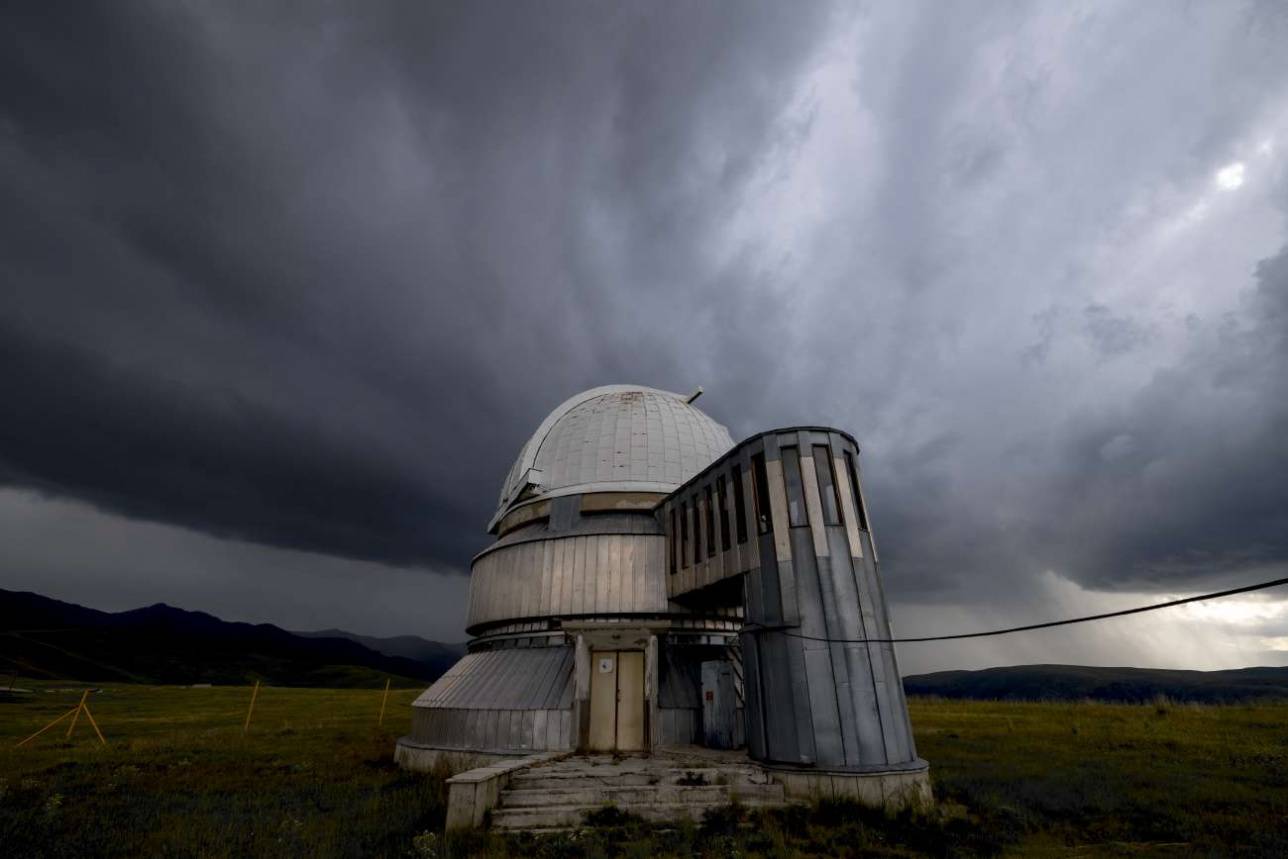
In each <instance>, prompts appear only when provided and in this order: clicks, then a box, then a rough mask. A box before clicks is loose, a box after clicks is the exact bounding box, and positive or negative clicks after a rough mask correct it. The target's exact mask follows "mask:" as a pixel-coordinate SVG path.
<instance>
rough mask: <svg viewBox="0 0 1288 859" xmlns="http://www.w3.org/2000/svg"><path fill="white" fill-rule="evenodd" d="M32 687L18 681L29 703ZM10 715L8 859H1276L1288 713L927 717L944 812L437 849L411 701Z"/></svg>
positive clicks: (191, 695) (1070, 710) (1162, 710)
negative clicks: (407, 740) (976, 858)
mask: <svg viewBox="0 0 1288 859" xmlns="http://www.w3.org/2000/svg"><path fill="white" fill-rule="evenodd" d="M19 685H23V684H21V683H20V684H19ZM38 688H40V689H41V691H39V692H38V693H37V694H35V695H32V696H26V697H25V698H24V699H23V700H19V701H17V702H11V703H2V702H0V743H3V749H2V750H0V845H2V846H0V853H3V854H4V855H6V856H22V857H40V856H77V857H89V856H274V857H277V856H310V857H312V856H363V857H368V856H370V857H378V856H389V857H424V859H428V857H448V856H467V855H486V856H497V857H504V856H549V857H581V856H584V857H594V856H619V855H620V856H637V857H652V856H685V857H689V856H702V857H717V856H719V857H724V856H758V855H760V856H819V857H822V856H858V855H877V856H918V855H943V856H948V855H963V856H969V855H1000V854H1005V855H1017V856H1020V855H1023V856H1031V855H1061V856H1063V855H1076V856H1102V855H1123V856H1127V855H1130V856H1136V855H1148V856H1166V855H1171V856H1194V855H1199V856H1204V855H1211V856H1223V855H1231V854H1238V855H1247V856H1283V855H1288V706H1283V705H1257V706H1247V707H1243V706H1189V705H1170V704H1167V703H1165V702H1163V703H1160V704H1155V705H1149V706H1130V705H1105V704H1094V703H1077V704H1025V703H992V702H967V701H961V702H959V701H935V700H914V701H913V702H912V704H911V707H912V717H913V724H914V727H915V729H916V733H917V742H918V748H919V751H920V752H921V754H922V755H923V756H924V757H926V758H927V759H928V760H930V762H931V768H932V769H931V771H932V774H933V777H934V783H935V793H936V797H937V799H938V800H939V802H938V805H937V807H936V809H935V810H933V811H932V812H930V813H926V814H917V815H914V814H902V815H885V814H882V813H880V812H876V811H870V810H864V809H859V808H856V807H854V806H850V805H845V804H824V805H821V806H815V807H812V808H791V809H782V810H773V811H767V812H756V813H750V812H747V811H746V810H742V809H737V808H732V809H728V810H726V811H725V812H723V813H721V814H718V815H715V816H713V817H711V818H710V819H708V820H707V821H705V822H704V823H702V824H692V825H689V824H686V825H678V826H675V827H670V828H666V829H662V828H657V827H652V826H649V825H648V824H645V823H643V822H641V821H638V820H635V819H632V818H630V817H627V816H624V815H620V814H615V813H604V814H600V815H598V818H597V820H596V821H595V824H594V825H593V826H591V827H589V828H588V829H586V830H583V831H582V832H580V833H577V834H575V835H563V836H554V837H546V838H540V839H538V838H532V837H503V836H500V835H496V834H491V833H469V834H465V835H461V836H453V837H451V838H446V839H445V838H443V837H442V835H441V828H442V823H443V817H444V791H443V784H442V780H441V778H438V777H435V776H421V775H411V774H405V773H402V772H399V771H398V770H397V769H396V768H395V767H394V766H393V765H392V761H391V758H392V751H393V744H394V740H395V739H396V737H397V736H399V735H400V734H403V733H406V731H407V727H408V721H409V715H408V709H407V704H409V703H410V702H411V700H412V699H413V698H414V697H415V695H416V692H417V690H413V689H404V690H394V691H393V692H392V693H391V695H390V704H389V709H388V712H387V713H386V718H385V724H384V726H383V728H378V727H377V726H376V716H377V713H378V711H379V708H380V692H379V691H371V690H337V691H329V690H318V689H277V688H268V689H263V690H261V692H260V697H259V701H258V703H257V704H256V710H255V717H254V720H253V722H252V725H251V730H250V733H249V734H248V735H245V736H244V735H243V734H242V721H243V720H244V718H245V714H246V705H247V703H248V702H249V698H250V690H249V689H247V688H213V689H186V688H178V687H146V686H127V685H121V686H108V687H105V688H104V689H103V691H102V692H101V693H98V694H95V695H92V696H91V699H90V701H91V706H92V709H93V712H94V715H95V716H96V717H97V718H98V721H99V724H100V725H101V726H102V728H103V731H104V733H105V734H106V735H107V738H108V741H109V745H108V746H106V747H101V746H99V744H98V741H97V740H96V739H95V738H94V735H93V731H92V729H91V728H90V727H89V725H88V724H87V723H86V722H85V721H84V720H83V719H82V720H81V723H80V724H79V725H78V727H77V731H76V735H75V737H74V738H73V739H72V740H71V741H68V740H66V739H64V737H63V730H62V729H60V728H55V729H54V730H53V731H51V732H48V733H46V734H45V735H43V736H41V737H40V738H38V739H37V740H35V741H33V742H32V743H31V744H29V745H28V746H27V747H24V748H21V749H14V748H13V744H14V743H15V742H17V740H19V739H21V738H22V737H25V736H26V735H28V734H30V733H31V732H33V731H35V730H37V729H38V728H40V727H41V726H42V725H43V724H45V723H46V722H48V721H49V720H51V719H53V718H54V717H56V716H58V715H59V714H60V713H62V712H64V711H65V710H67V709H70V708H71V707H72V706H74V705H75V702H76V700H77V699H78V698H79V693H78V692H77V691H75V690H68V691H49V690H50V689H52V688H53V687H52V686H50V685H45V686H42V687H38Z"/></svg>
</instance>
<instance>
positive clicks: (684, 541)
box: [680, 501, 689, 568]
mask: <svg viewBox="0 0 1288 859" xmlns="http://www.w3.org/2000/svg"><path fill="white" fill-rule="evenodd" d="M680 566H681V567H685V568H687V567H688V566H689V502H687V501H681V502H680Z"/></svg>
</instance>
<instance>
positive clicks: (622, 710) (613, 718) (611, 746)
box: [587, 650, 644, 752]
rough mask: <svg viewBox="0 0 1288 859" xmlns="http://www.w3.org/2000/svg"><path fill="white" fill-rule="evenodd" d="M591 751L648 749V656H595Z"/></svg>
mask: <svg viewBox="0 0 1288 859" xmlns="http://www.w3.org/2000/svg"><path fill="white" fill-rule="evenodd" d="M587 745H588V746H589V747H590V749H591V751H597V752H610V751H614V750H616V751H623V752H635V751H641V750H643V748H644V654H643V653H642V652H641V651H638V650H596V651H593V652H592V653H591V670H590V736H589V737H588V738H587Z"/></svg>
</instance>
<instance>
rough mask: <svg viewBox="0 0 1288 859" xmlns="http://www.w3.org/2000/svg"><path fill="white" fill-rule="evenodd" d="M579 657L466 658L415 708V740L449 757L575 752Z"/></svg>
mask: <svg viewBox="0 0 1288 859" xmlns="http://www.w3.org/2000/svg"><path fill="white" fill-rule="evenodd" d="M572 699H573V649H572V648H571V647H541V648H533V649H525V650H514V649H510V650H490V651H482V652H478V653H469V654H466V655H465V656H464V657H462V658H461V660H460V661H459V662H457V663H456V664H455V665H454V666H452V668H451V669H449V670H448V672H447V673H446V674H444V675H443V676H442V677H440V678H438V680H437V681H436V682H435V683H434V685H433V686H430V687H429V688H428V689H427V690H425V691H424V692H423V693H421V695H420V697H419V698H417V699H416V701H415V703H414V704H413V705H412V733H411V736H412V739H413V740H414V741H416V742H418V743H422V744H424V745H428V746H433V747H435V748H443V749H470V750H474V751H486V752H526V751H542V750H558V749H569V748H572V747H573V746H574V745H575V744H576V738H575V737H574V735H573V727H574V726H573V721H572Z"/></svg>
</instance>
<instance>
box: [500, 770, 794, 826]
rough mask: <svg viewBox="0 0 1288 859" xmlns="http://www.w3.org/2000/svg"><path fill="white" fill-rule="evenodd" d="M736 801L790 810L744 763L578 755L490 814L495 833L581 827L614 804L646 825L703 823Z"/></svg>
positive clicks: (523, 784) (521, 781) (508, 796)
mask: <svg viewBox="0 0 1288 859" xmlns="http://www.w3.org/2000/svg"><path fill="white" fill-rule="evenodd" d="M745 760H746V759H745V758H743V759H742V761H745ZM735 801H736V802H738V803H740V804H742V805H748V806H765V805H784V804H785V803H786V799H785V797H784V794H783V787H782V785H779V784H774V783H772V782H771V781H770V779H769V776H768V775H766V774H765V772H764V770H761V769H760V768H758V767H756V766H754V765H750V764H747V763H742V762H736V761H732V760H718V759H710V758H684V757H681V756H676V755H657V756H653V757H645V756H632V757H614V756H612V755H579V756H574V757H569V758H563V759H562V760H558V761H553V762H551V763H548V764H542V765H540V766H535V767H532V768H530V769H526V770H523V771H522V772H518V773H516V774H515V775H513V776H512V777H511V778H510V781H509V784H508V785H507V786H506V787H505V789H503V790H502V791H501V795H500V801H499V802H498V804H497V807H496V808H494V809H493V810H492V827H493V828H494V829H499V830H510V831H514V830H524V831H530V832H532V831H535V832H545V831H556V830H561V829H570V828H574V827H576V826H580V825H581V824H582V822H583V820H584V818H585V816H586V814H587V813H588V812H592V811H596V810H598V809H601V808H604V807H605V806H610V805H611V806H615V807H616V808H618V809H620V810H621V811H624V812H627V813H630V814H635V815H638V816H639V817H642V818H644V819H645V820H652V821H670V820H682V819H689V820H694V821H701V820H702V816H703V814H705V813H706V812H707V811H708V810H709V809H713V808H720V807H723V806H727V805H729V804H730V803H731V802H735Z"/></svg>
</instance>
